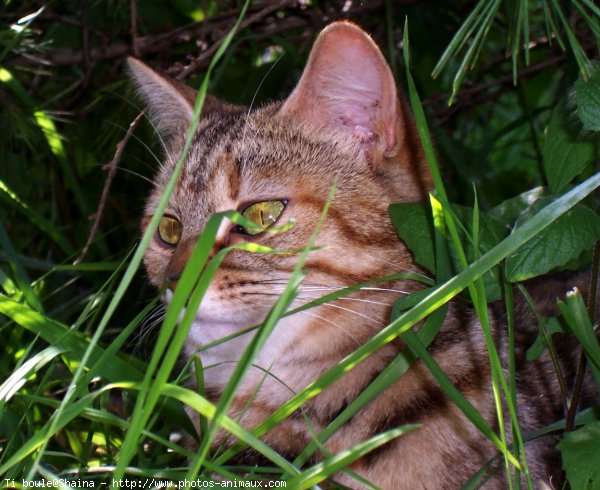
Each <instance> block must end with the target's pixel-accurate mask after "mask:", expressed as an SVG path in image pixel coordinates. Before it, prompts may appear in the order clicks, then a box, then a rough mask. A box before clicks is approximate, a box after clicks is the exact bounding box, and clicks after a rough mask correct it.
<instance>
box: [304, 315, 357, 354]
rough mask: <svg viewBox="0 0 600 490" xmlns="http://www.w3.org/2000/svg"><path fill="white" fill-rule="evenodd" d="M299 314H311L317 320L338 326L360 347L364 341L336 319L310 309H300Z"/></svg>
mask: <svg viewBox="0 0 600 490" xmlns="http://www.w3.org/2000/svg"><path fill="white" fill-rule="evenodd" d="M297 314H298V315H304V316H309V317H311V318H315V319H317V320H319V321H321V322H325V323H328V324H329V325H331V326H333V327H335V328H337V329H338V330H340V331H342V332H343V333H344V334H345V335H347V336H348V337H349V338H350V339H352V340H353V341H354V342H355V343H356V345H357V346H358V347H360V346H361V345H362V342H360V341H359V340H358V339H357V338H356V337H355V336H354V335H352V334H351V333H350V332H348V330H346V329H345V328H344V327H342V326H341V325H339V324H337V323H336V322H334V321H332V320H330V319H328V318H325V317H322V316H320V315H317V314H315V313H311V312H309V311H299V312H298V313H297Z"/></svg>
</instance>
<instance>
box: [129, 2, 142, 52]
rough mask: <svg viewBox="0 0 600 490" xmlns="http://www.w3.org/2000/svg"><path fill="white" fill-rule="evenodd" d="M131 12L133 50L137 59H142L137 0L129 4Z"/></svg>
mask: <svg viewBox="0 0 600 490" xmlns="http://www.w3.org/2000/svg"><path fill="white" fill-rule="evenodd" d="M129 6H130V10H131V29H130V34H131V50H132V51H133V55H134V56H135V57H136V58H139V57H140V50H139V48H138V32H137V0H131V1H130V2H129Z"/></svg>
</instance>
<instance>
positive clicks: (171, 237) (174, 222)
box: [158, 216, 182, 245]
mask: <svg viewBox="0 0 600 490" xmlns="http://www.w3.org/2000/svg"><path fill="white" fill-rule="evenodd" d="M181 228H182V227H181V221H179V220H178V219H177V218H173V216H163V217H162V218H161V219H160V222H159V223H158V236H159V237H160V239H161V240H162V241H163V242H165V243H166V244H167V245H177V243H178V242H179V240H180V239H181Z"/></svg>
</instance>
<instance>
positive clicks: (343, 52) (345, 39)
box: [281, 22, 401, 157]
mask: <svg viewBox="0 0 600 490" xmlns="http://www.w3.org/2000/svg"><path fill="white" fill-rule="evenodd" d="M281 111H282V113H283V114H286V115H289V116H291V117H297V118H301V119H304V120H308V121H310V122H312V123H314V124H316V125H321V126H333V127H335V128H337V129H340V130H342V131H343V132H344V133H346V134H347V135H348V136H349V137H352V138H354V139H356V140H358V141H359V142H360V143H361V144H363V145H365V147H367V148H369V149H371V150H373V149H375V150H377V152H378V153H379V154H380V155H381V156H386V157H389V156H393V155H395V154H396V153H397V152H398V146H399V144H398V124H399V118H401V111H400V106H399V102H398V96H397V93H396V84H395V81H394V77H393V75H392V72H391V70H390V68H389V66H388V64H387V62H386V61H385V59H384V57H383V55H382V54H381V51H380V50H379V48H378V47H377V45H376V44H375V43H374V42H373V41H372V39H371V38H370V37H369V35H368V34H366V33H365V32H364V31H363V30H362V29H360V28H359V27H358V26H356V25H354V24H351V23H349V22H335V23H333V24H331V25H329V26H328V27H326V28H325V29H324V30H323V31H321V34H319V37H318V38H317V40H316V42H315V44H314V46H313V48H312V51H311V53H310V56H309V58H308V62H307V64H306V68H305V69H304V72H303V74H302V77H301V78H300V81H299V82H298V85H297V86H296V88H295V89H294V91H293V92H292V94H291V95H290V96H289V98H288V99H287V100H286V101H285V103H284V105H283V107H282V109H281Z"/></svg>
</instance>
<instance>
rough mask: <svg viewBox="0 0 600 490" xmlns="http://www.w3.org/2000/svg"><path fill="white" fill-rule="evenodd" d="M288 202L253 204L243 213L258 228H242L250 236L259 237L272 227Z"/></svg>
mask: <svg viewBox="0 0 600 490" xmlns="http://www.w3.org/2000/svg"><path fill="white" fill-rule="evenodd" d="M286 204H287V201H285V200H283V201H260V202H255V203H254V204H251V205H250V206H248V207H247V208H246V209H244V210H243V211H242V216H243V217H244V218H246V219H248V220H250V221H252V223H254V224H255V225H256V228H246V227H241V228H242V230H243V231H244V233H247V234H248V235H258V234H259V233H262V232H263V231H265V230H267V229H268V228H269V227H270V226H272V225H273V224H274V223H275V222H276V221H277V219H278V218H279V216H281V213H283V210H284V209H285V206H286Z"/></svg>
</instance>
